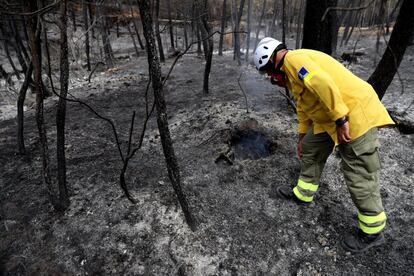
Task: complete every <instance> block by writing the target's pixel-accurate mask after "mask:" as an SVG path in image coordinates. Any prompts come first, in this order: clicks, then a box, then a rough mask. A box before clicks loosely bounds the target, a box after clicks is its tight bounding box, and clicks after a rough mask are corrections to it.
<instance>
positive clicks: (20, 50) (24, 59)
mask: <svg viewBox="0 0 414 276" xmlns="http://www.w3.org/2000/svg"><path fill="white" fill-rule="evenodd" d="M9 25H10V29H11V30H12V32H13V36H14V41H15V45H16V48H15V50H16V55H17V59H18V60H19V63H20V66H21V67H22V69H23V71H24V72H26V71H27V64H28V61H29V60H30V58H29V56H28V54H27V51H26V48H25V47H24V45H23V41H22V38H21V36H20V34H19V30H18V28H17V24H16V22H15V20H10V21H9Z"/></svg>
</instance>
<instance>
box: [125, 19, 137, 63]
mask: <svg viewBox="0 0 414 276" xmlns="http://www.w3.org/2000/svg"><path fill="white" fill-rule="evenodd" d="M126 27H127V29H128V33H129V35H130V36H131V40H132V44H133V45H134V49H135V54H136V55H137V57H139V51H138V46H137V43H136V42H135V38H134V34H133V33H132V30H131V27H130V26H129V23H127V24H126Z"/></svg>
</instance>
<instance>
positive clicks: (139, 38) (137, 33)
mask: <svg viewBox="0 0 414 276" xmlns="http://www.w3.org/2000/svg"><path fill="white" fill-rule="evenodd" d="M128 4H129V9H130V12H131V20H132V23H133V24H134V30H135V34H136V35H137V39H138V43H139V47H141V50H144V49H145V47H144V43H142V39H141V36H140V35H139V31H138V26H137V21H136V20H135V15H134V10H133V9H132V4H131V1H129V2H128Z"/></svg>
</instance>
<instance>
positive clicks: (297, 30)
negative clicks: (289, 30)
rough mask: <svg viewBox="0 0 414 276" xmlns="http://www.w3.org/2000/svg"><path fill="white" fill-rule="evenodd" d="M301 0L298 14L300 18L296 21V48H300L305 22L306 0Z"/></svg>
mask: <svg viewBox="0 0 414 276" xmlns="http://www.w3.org/2000/svg"><path fill="white" fill-rule="evenodd" d="M299 1H300V5H299V14H298V18H297V21H296V24H297V25H296V44H295V45H296V49H299V47H300V46H299V45H300V39H301V34H302V32H301V29H302V23H303V15H304V11H303V10H304V9H303V8H304V7H303V6H304V1H305V0H299Z"/></svg>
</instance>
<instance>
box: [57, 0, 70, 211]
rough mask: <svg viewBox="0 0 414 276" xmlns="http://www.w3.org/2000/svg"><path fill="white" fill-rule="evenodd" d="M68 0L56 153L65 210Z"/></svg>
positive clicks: (63, 28) (64, 5)
mask: <svg viewBox="0 0 414 276" xmlns="http://www.w3.org/2000/svg"><path fill="white" fill-rule="evenodd" d="M66 9H67V0H63V1H62V2H61V4H60V22H59V23H60V97H59V102H58V105H57V110H56V136H57V137H56V153H57V155H56V156H57V176H58V187H59V207H60V210H65V209H66V208H67V207H68V206H69V195H68V189H67V185H66V156H65V121H66V100H65V99H66V96H67V94H68V85H69V59H68V37H67V19H66Z"/></svg>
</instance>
